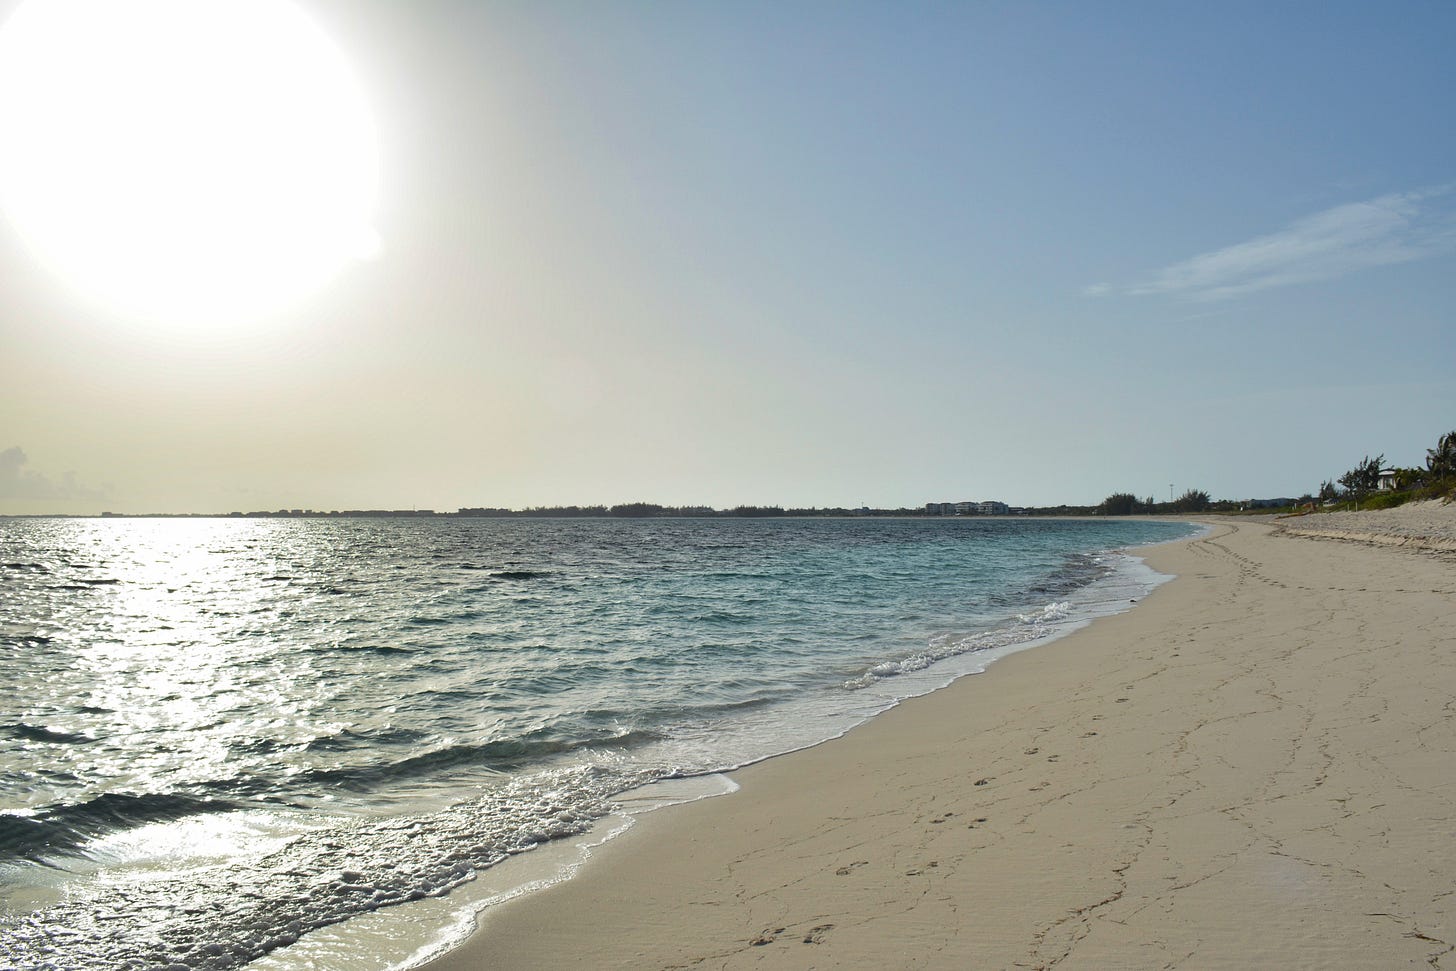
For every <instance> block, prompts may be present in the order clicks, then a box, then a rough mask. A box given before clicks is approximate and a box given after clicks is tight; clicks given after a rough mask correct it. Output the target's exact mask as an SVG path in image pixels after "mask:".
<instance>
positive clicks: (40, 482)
mask: <svg viewBox="0 0 1456 971" xmlns="http://www.w3.org/2000/svg"><path fill="white" fill-rule="evenodd" d="M29 462H30V459H29V458H28V457H27V456H26V454H25V451H24V450H23V449H21V448H20V447H19V446H14V447H11V448H7V449H5V451H3V452H0V499H102V498H105V496H106V493H105V491H104V490H99V489H89V488H86V487H85V486H82V485H78V484H77V482H76V477H75V475H74V474H73V473H71V472H67V473H66V474H65V476H64V477H63V478H62V479H61V480H60V481H59V482H58V481H56V480H54V479H52V478H51V477H50V476H48V475H46V474H45V473H44V472H37V471H35V470H34V469H28V468H26V465H27V464H28V463H29Z"/></svg>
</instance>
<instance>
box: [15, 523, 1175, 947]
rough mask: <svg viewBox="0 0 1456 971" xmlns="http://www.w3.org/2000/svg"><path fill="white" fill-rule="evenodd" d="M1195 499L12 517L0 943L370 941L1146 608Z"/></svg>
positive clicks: (426, 941) (407, 943) (433, 939)
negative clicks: (650, 810)
mask: <svg viewBox="0 0 1456 971" xmlns="http://www.w3.org/2000/svg"><path fill="white" fill-rule="evenodd" d="M1195 529H1196V527H1193V526H1190V525H1187V524H1181V523H1163V522H1141V521H1105V520H1096V519H1092V520H1077V519H1019V518H1005V517H998V518H943V519H941V518H933V519H932V518H927V519H879V518H863V519H726V518H725V519H640V520H639V519H621V520H618V519H463V518H443V517H442V518H434V519H0V741H3V746H0V966H5V967H14V968H17V969H31V968H48V969H58V971H70V969H80V968H88V969H89V968H103V967H104V968H133V967H135V968H143V967H145V968H167V967H176V968H189V969H226V968H237V967H243V966H246V965H249V964H253V965H255V966H256V967H259V968H268V969H275V968H277V969H283V968H290V967H308V966H315V967H326V966H328V965H329V961H330V960H335V961H337V966H338V967H341V968H343V967H347V968H365V967H369V966H372V965H369V964H368V963H367V962H366V961H365V960H364V958H363V957H362V956H361V955H359V954H354V955H350V954H349V953H348V947H349V945H348V937H347V933H344V934H343V936H342V937H341V936H339V935H340V933H341V932H340V928H347V927H349V926H351V925H353V924H354V923H356V921H357V920H358V919H359V918H360V917H361V915H368V914H374V913H376V912H377V913H379V914H391V913H393V914H398V913H408V912H410V911H409V908H412V907H414V908H418V907H420V906H422V904H421V903H414V902H428V901H439V900H440V898H445V904H443V905H440V904H436V907H437V908H439V907H441V906H443V907H444V908H445V909H446V910H449V909H451V908H452V907H453V902H454V901H456V900H460V899H463V894H462V891H461V889H460V888H462V887H463V886H465V885H467V884H470V883H471V882H472V881H475V880H477V879H479V878H481V877H482V876H483V875H485V874H489V873H492V872H495V871H496V870H497V868H501V865H502V864H503V863H505V861H513V865H515V864H514V861H519V860H529V859H532V858H533V852H532V851H534V852H535V854H538V855H539V856H538V857H537V858H540V859H545V858H546V857H547V856H548V854H547V853H546V852H545V850H544V849H537V848H544V847H551V846H558V845H564V844H565V843H567V842H569V841H570V840H569V838H576V837H580V835H581V834H584V833H587V832H588V831H591V830H592V829H593V827H598V828H600V827H601V825H602V821H603V820H606V819H610V818H616V816H618V815H620V814H621V812H622V807H623V805H624V800H630V799H631V798H634V797H633V796H632V795H631V794H633V793H641V792H644V791H646V792H654V791H657V792H661V793H663V794H664V795H663V796H662V797H661V798H660V799H658V800H657V801H658V802H671V801H673V800H674V799H680V798H694V797H697V796H700V795H705V794H709V793H711V792H720V791H726V790H727V789H731V788H732V786H731V783H728V782H726V780H723V779H722V777H721V776H719V775H718V774H719V773H721V772H724V771H726V770H728V769H731V768H734V767H737V766H741V765H744V764H747V763H750V762H753V761H757V760H760V759H763V758H767V757H770V756H773V755H776V754H781V753H783V752H787V751H792V750H794V749H798V748H802V747H805V746H807V745H812V744H816V743H818V742H821V741H823V740H825V739H828V738H832V737H836V736H839V735H842V734H843V733H844V732H846V731H848V730H849V729H850V728H852V727H853V726H855V725H856V724H859V723H861V722H863V721H864V720H865V719H867V718H870V717H873V716H874V715H875V714H877V713H878V712H881V711H883V710H885V709H886V708H889V707H891V706H893V705H894V704H896V703H897V702H898V701H901V700H903V699H905V698H908V697H912V696H915V695H919V694H924V693H925V692H927V691H931V690H934V689H936V688H938V687H941V686H943V685H945V684H947V683H949V682H950V681H952V680H954V679H955V678H957V677H960V676H962V675H966V674H973V673H976V672H979V671H981V670H983V669H984V667H985V665H986V664H987V663H989V661H990V660H992V659H994V658H995V657H998V656H1001V655H1003V654H1005V653H1007V652H1008V651H1012V650H1017V649H1022V648H1024V647H1027V646H1029V645H1034V644H1036V643H1039V642H1041V641H1043V640H1045V639H1047V638H1050V637H1055V636H1058V635H1060V634H1062V633H1065V632H1066V631H1068V630H1070V629H1073V628H1075V627H1076V626H1080V625H1081V624H1084V623H1086V622H1087V621H1088V620H1090V619H1092V618H1094V617H1096V616H1099V615H1102V614H1107V613H1113V612H1117V611H1120V610H1123V609H1127V607H1128V606H1129V605H1130V604H1131V603H1132V602H1134V601H1136V600H1138V599H1140V598H1141V597H1142V596H1143V595H1144V594H1145V593H1147V591H1148V590H1150V589H1151V588H1152V587H1153V586H1154V585H1156V583H1157V582H1159V580H1160V579H1162V578H1160V577H1159V576H1158V575H1156V574H1154V573H1153V572H1152V571H1151V570H1149V569H1148V568H1146V567H1145V566H1143V565H1142V564H1141V562H1140V561H1138V560H1136V559H1135V558H1133V557H1131V556H1128V555H1126V554H1123V553H1120V552H1118V551H1119V550H1121V549H1124V548H1126V547H1129V546H1134V545H1141V544H1146V543H1151V542H1159V541H1165V540H1171V539H1176V538H1178V537H1181V536H1186V535H1191V534H1192V533H1193V532H1194V531H1195ZM644 786H648V787H649V788H648V789H646V790H644V789H643V788H642V787H644ZM674 787H676V788H674ZM675 793H677V794H675ZM650 801H651V800H648V802H650ZM502 869H503V868H502ZM452 891H455V892H456V896H452V897H448V898H447V897H446V895H447V894H451V892H452ZM421 913H423V911H421ZM342 922H347V923H342ZM396 923H397V924H398V925H399V926H402V927H405V928H407V929H406V930H404V931H399V930H396V931H394V932H393V933H396V934H404V935H405V938H406V939H404V940H402V941H398V942H396V943H395V945H394V946H393V950H392V951H391V950H389V949H384V950H383V951H381V953H384V952H388V953H392V954H396V955H405V956H410V955H413V956H415V957H418V956H420V955H423V954H426V953H428V952H429V951H430V950H431V949H432V948H438V947H439V946H442V945H443V944H446V943H448V940H449V937H450V935H451V934H459V933H460V932H461V930H460V929H461V927H462V926H464V925H462V924H461V923H460V922H459V921H454V922H452V923H450V924H449V926H445V925H443V924H441V923H439V921H438V920H436V921H435V922H433V923H432V922H431V920H409V921H402V922H396ZM321 928H328V929H329V930H328V931H325V932H323V933H325V934H328V935H332V936H330V938H329V940H330V942H331V943H330V944H329V947H328V948H327V949H325V950H327V951H328V954H331V955H334V956H333V957H328V956H327V955H325V954H324V951H321V950H319V949H318V948H317V946H316V945H311V944H310V942H311V941H312V940H314V938H316V937H318V936H319V933H318V929H321ZM311 931H313V932H315V934H313V935H311V934H310V932H311ZM340 941H342V942H343V943H342V944H341V943H340ZM311 946H314V947H315V950H313V951H310V950H309V949H310V947H311ZM340 948H342V949H343V950H342V952H340V950H339V949H340ZM372 950H376V951H378V950H380V949H378V948H372ZM375 960H376V961H378V960H384V959H381V958H377V957H376V958H375ZM391 963H393V964H399V963H408V961H407V960H405V959H403V958H401V957H398V956H396V957H394V958H389V959H388V960H387V961H385V962H384V963H383V964H379V965H378V966H380V967H384V966H387V965H388V964H391Z"/></svg>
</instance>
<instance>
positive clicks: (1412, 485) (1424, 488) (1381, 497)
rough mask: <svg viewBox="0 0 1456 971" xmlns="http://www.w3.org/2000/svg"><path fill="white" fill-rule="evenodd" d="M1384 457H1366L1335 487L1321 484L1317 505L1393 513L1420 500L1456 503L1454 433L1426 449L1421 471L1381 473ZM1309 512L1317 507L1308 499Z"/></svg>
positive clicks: (1455, 441) (1397, 470)
mask: <svg viewBox="0 0 1456 971" xmlns="http://www.w3.org/2000/svg"><path fill="white" fill-rule="evenodd" d="M1384 464H1385V456H1384V455H1377V456H1376V457H1375V458H1373V459H1372V458H1370V457H1369V456H1368V455H1367V456H1366V457H1365V458H1363V459H1361V460H1360V461H1359V462H1358V463H1356V465H1355V467H1354V468H1353V469H1351V470H1350V471H1348V472H1346V473H1345V474H1344V475H1342V476H1340V478H1339V484H1340V485H1341V486H1343V487H1344V489H1343V491H1341V490H1340V489H1339V488H1336V486H1335V485H1334V483H1332V482H1325V483H1324V484H1323V485H1322V486H1321V487H1320V492H1319V503H1320V506H1322V507H1323V508H1326V509H1331V508H1333V509H1341V510H1354V509H1393V508H1394V507H1396V506H1401V505H1404V504H1405V503H1407V502H1413V501H1418V500H1424V499H1444V500H1446V501H1447V502H1450V501H1451V500H1452V499H1456V431H1450V432H1447V433H1446V434H1444V435H1442V436H1441V437H1440V438H1439V439H1438V440H1437V441H1436V446H1435V448H1429V449H1426V467H1425V468H1423V469H1418V468H1417V469H1400V468H1392V469H1384V468H1382V466H1383V465H1384ZM1309 506H1310V509H1311V510H1315V509H1317V508H1319V507H1317V506H1316V505H1315V503H1314V501H1313V500H1312V499H1311V501H1310V503H1309Z"/></svg>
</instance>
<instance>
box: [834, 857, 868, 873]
mask: <svg viewBox="0 0 1456 971" xmlns="http://www.w3.org/2000/svg"><path fill="white" fill-rule="evenodd" d="M869 864H870V861H869V860H855V861H854V862H853V863H851V864H850V865H849V866H842V867H840V868H839V869H838V870H835V871H834V875H835V876H838V877H847V876H849V874H850V871H851V870H858V869H859V868H860V867H862V866H869Z"/></svg>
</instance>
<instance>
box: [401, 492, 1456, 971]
mask: <svg viewBox="0 0 1456 971" xmlns="http://www.w3.org/2000/svg"><path fill="white" fill-rule="evenodd" d="M1363 515H1371V514H1360V515H1357V516H1356V517H1355V518H1354V519H1353V520H1345V519H1341V518H1337V517H1328V516H1320V517H1308V518H1307V519H1306V520H1286V521H1280V522H1279V523H1275V524H1270V523H1266V522H1255V521H1248V520H1230V521H1227V522H1224V521H1216V522H1215V525H1214V526H1213V529H1212V531H1211V533H1210V535H1208V536H1207V537H1205V538H1202V539H1197V540H1192V541H1180V542H1178V543H1174V544H1167V545H1164V546H1160V547H1155V548H1153V549H1151V550H1150V551H1148V553H1147V559H1148V561H1149V563H1150V564H1151V565H1153V566H1154V567H1156V568H1157V569H1159V570H1162V571H1165V572H1168V573H1173V574H1176V575H1177V576H1178V579H1177V580H1176V581H1174V582H1172V583H1169V584H1166V585H1164V586H1163V587H1161V588H1160V589H1158V590H1157V591H1156V592H1155V593H1153V594H1152V595H1151V596H1150V597H1149V598H1148V600H1147V602H1146V603H1144V604H1142V605H1139V606H1138V607H1137V608H1136V609H1134V610H1132V611H1130V612H1128V613H1125V614H1122V615H1119V616H1115V617H1111V618H1107V619H1104V620H1100V621H1098V622H1096V623H1095V624H1093V625H1092V626H1091V627H1089V628H1087V629H1085V630H1083V631H1080V632H1078V633H1075V634H1073V635H1072V636H1070V637H1067V638H1064V639H1062V640H1060V641H1057V642H1055V643H1053V644H1050V645H1048V646H1044V647H1040V648H1036V649H1034V650H1031V651H1027V652H1024V653H1021V654H1017V655H1014V656H1012V657H1009V658H1007V659H1004V660H1002V661H999V662H997V663H996V664H994V665H992V667H991V668H990V669H989V671H988V672H987V673H986V674H985V675H982V676H978V677H970V678H965V679H962V680H961V681H959V682H957V683H956V684H954V685H952V686H951V687H949V688H947V689H944V690H942V691H939V692H935V693H934V694H932V695H929V696H926V697H923V698H919V699H915V700H913V701H910V702H907V703H905V704H903V705H901V706H900V707H898V708H896V709H894V710H893V711H890V712H888V713H886V714H884V715H882V716H880V717H878V718H875V719H874V720H872V721H871V722H870V723H868V724H866V725H864V726H862V727H860V728H858V729H856V730H855V731H853V732H851V733H850V734H849V735H847V736H845V737H844V738H841V739H838V740H836V741H832V742H829V743H826V744H824V745H821V746H818V747H817V748H814V749H811V750H808V751H804V752H799V753H796V754H792V755H788V756H784V757H781V758H777V759H773V760H771V761H769V762H766V763H763V764H760V765H756V766H752V767H750V768H747V769H744V770H742V771H740V772H737V773H735V774H734V778H735V779H736V780H737V781H738V783H739V784H740V785H741V787H742V788H741V790H740V791H739V792H737V793H734V794H732V795H729V796H724V797H721V798H715V799H710V800H706V801H703V802H698V803H693V804H690V805H686V806H681V807H677V808H674V809H670V810H664V811H661V812H656V813H652V814H649V815H648V816H647V817H645V818H643V819H641V820H640V821H639V823H638V825H637V826H635V827H634V828H633V829H632V830H631V831H630V832H629V833H627V834H626V835H625V836H623V837H621V838H619V839H617V840H614V841H612V842H611V843H609V844H607V845H606V846H604V847H603V848H601V849H600V850H599V851H598V852H597V855H596V858H595V859H593V860H592V861H590V862H589V863H588V865H586V866H585V867H583V868H582V870H581V871H580V872H579V873H578V875H577V876H575V877H574V878H572V879H570V880H568V881H566V882H564V883H561V884H559V885H557V886H555V887H552V888H550V889H548V890H545V891H543V892H540V893H537V894H532V895H529V896H527V897H523V898H520V899H517V900H514V901H511V902H509V903H506V904H504V905H501V906H499V907H496V908H494V909H492V910H490V911H488V912H487V913H486V915H485V916H484V917H483V919H482V922H481V926H480V928H479V930H478V932H477V933H476V934H475V936H474V937H473V938H471V939H470V940H469V941H467V942H466V944H465V945H464V946H462V947H461V948H459V949H457V950H455V951H453V952H451V953H450V954H448V955H446V956H445V957H443V958H441V959H439V960H438V961H436V962H435V963H433V964H431V965H430V968H431V969H432V971H465V969H477V968H479V969H483V968H492V969H501V968H571V967H581V968H633V969H639V968H680V967H695V968H697V967H701V968H749V967H753V968H762V967H767V968H947V969H949V968H1012V967H1018V968H1050V967H1058V968H1063V969H1070V968H1087V969H1106V968H1275V967H1277V968H1299V967H1307V968H1396V967H1422V968H1430V967H1445V966H1456V954H1453V953H1452V952H1453V947H1456V877H1453V874H1456V702H1453V699H1456V556H1452V555H1451V554H1450V553H1446V552H1442V551H1441V544H1442V543H1444V542H1445V540H1444V539H1442V537H1446V538H1456V506H1439V505H1432V504H1426V505H1424V506H1422V507H1419V508H1412V509H1409V510H1405V511H1402V510H1394V511H1392V512H1391V513H1388V514H1373V515H1371V518H1364V519H1362V518H1360V516H1363ZM1382 517H1383V518H1382ZM1392 517H1394V520H1392ZM1391 521H1398V523H1397V525H1398V524H1399V522H1404V523H1406V524H1407V526H1409V529H1408V530H1407V531H1406V532H1405V533H1401V532H1400V531H1399V530H1398V529H1396V528H1395V527H1392V526H1391V525H1390V524H1389V523H1390V522H1391ZM1316 522H1317V523H1318V525H1319V526H1320V527H1321V529H1320V531H1321V532H1323V533H1326V534H1331V535H1333V534H1339V535H1341V536H1344V537H1346V538H1350V537H1356V538H1364V539H1367V540H1368V539H1370V538H1371V537H1389V536H1392V535H1393V536H1397V537H1402V536H1403V537H1404V540H1402V542H1404V544H1405V545H1406V546H1407V547H1409V548H1394V547H1392V546H1388V545H1381V544H1380V543H1379V542H1345V543H1335V542H1326V541H1320V540H1316V539H1312V538H1309V537H1306V536H1301V535H1297V534H1296V532H1295V531H1296V529H1300V528H1302V529H1304V530H1309V529H1312V528H1314V525H1315V524H1316ZM1411 524H1417V525H1411ZM1417 540H1419V541H1417Z"/></svg>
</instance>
